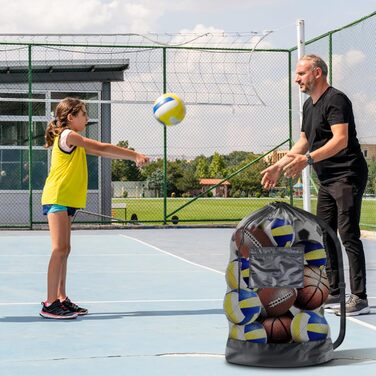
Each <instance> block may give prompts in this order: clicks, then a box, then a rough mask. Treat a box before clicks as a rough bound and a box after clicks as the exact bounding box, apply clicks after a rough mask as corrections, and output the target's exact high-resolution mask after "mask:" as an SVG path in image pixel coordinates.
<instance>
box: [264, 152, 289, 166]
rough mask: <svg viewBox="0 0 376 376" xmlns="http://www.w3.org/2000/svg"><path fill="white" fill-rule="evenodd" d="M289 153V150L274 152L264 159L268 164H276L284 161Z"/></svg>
mask: <svg viewBox="0 0 376 376" xmlns="http://www.w3.org/2000/svg"><path fill="white" fill-rule="evenodd" d="M288 152H289V151H288V150H274V151H272V152H271V153H270V154H268V155H266V156H265V157H264V158H263V159H264V161H265V162H266V163H268V164H274V163H276V162H278V161H279V160H280V159H282V158H283V157H284V156H285V155H286V154H287V153H288Z"/></svg>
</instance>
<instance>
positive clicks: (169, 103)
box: [153, 93, 186, 126]
mask: <svg viewBox="0 0 376 376" xmlns="http://www.w3.org/2000/svg"><path fill="white" fill-rule="evenodd" d="M185 113H186V110H185V104H184V102H183V101H182V99H181V98H179V97H178V96H177V95H176V94H174V93H166V94H163V95H161V96H160V97H159V98H158V99H157V100H156V101H155V102H154V105H153V114H154V117H155V118H156V119H157V120H158V121H159V122H160V123H162V124H164V125H168V126H170V125H176V124H179V123H180V122H181V121H183V119H184V117H185Z"/></svg>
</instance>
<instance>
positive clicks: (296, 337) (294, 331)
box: [291, 311, 329, 343]
mask: <svg viewBox="0 0 376 376" xmlns="http://www.w3.org/2000/svg"><path fill="white" fill-rule="evenodd" d="M328 333H329V325H328V323H327V321H326V320H325V317H324V316H323V315H320V314H318V313H317V312H313V311H302V312H300V313H297V314H296V315H295V316H294V318H293V320H292V322H291V336H292V339H293V341H294V342H299V343H300V342H309V341H322V340H325V339H326V338H327V337H328Z"/></svg>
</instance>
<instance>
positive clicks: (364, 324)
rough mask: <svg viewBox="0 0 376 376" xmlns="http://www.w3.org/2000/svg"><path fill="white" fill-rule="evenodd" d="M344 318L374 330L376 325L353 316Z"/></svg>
mask: <svg viewBox="0 0 376 376" xmlns="http://www.w3.org/2000/svg"><path fill="white" fill-rule="evenodd" d="M372 313H373V312H372ZM346 320H349V321H352V322H353V323H355V324H358V325H361V326H364V327H365V328H368V329H371V330H374V331H376V325H372V324H370V323H368V322H364V321H362V320H359V319H356V318H355V317H346Z"/></svg>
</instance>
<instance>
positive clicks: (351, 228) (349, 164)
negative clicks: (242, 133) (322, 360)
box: [261, 55, 370, 316]
mask: <svg viewBox="0 0 376 376" xmlns="http://www.w3.org/2000/svg"><path fill="white" fill-rule="evenodd" d="M327 74H328V67H327V65H326V64H325V62H324V61H323V60H322V59H321V58H320V57H318V56H316V55H306V56H303V57H302V58H301V59H300V60H299V61H298V63H297V66H296V78H295V82H296V83H297V84H298V85H299V87H300V90H301V91H302V92H303V93H306V94H308V95H309V96H310V97H309V98H308V99H307V100H306V102H305V103H304V106H303V123H302V129H301V133H300V138H299V140H298V141H297V142H296V143H295V145H294V146H293V147H292V148H291V150H290V152H289V153H287V154H286V156H285V157H283V158H282V159H281V160H280V161H278V162H277V163H275V164H274V165H272V166H270V167H268V168H267V169H265V170H264V171H262V172H261V174H262V175H263V176H262V180H261V183H262V185H263V186H264V188H266V189H270V188H273V187H275V185H276V183H277V180H278V178H279V176H280V174H281V173H282V172H284V174H285V176H287V177H292V178H293V177H296V176H298V175H299V174H300V172H301V171H302V170H303V169H304V168H305V167H306V166H307V165H312V167H313V168H314V169H315V171H316V173H317V176H318V179H319V181H320V188H319V192H318V198H317V215H318V216H319V217H320V218H322V219H323V220H324V221H325V222H326V223H327V224H328V225H329V226H330V227H331V228H332V229H333V230H334V231H335V232H337V230H338V232H339V234H340V237H341V240H342V244H343V245H344V247H345V250H346V253H347V256H348V259H349V266H350V288H351V295H350V298H349V299H348V300H347V302H346V315H348V316H355V315H361V314H367V313H369V312H370V308H369V305H368V301H367V293H366V265H365V257H364V250H363V245H362V242H361V240H360V228H359V221H360V211H361V204H362V195H363V192H364V189H365V186H366V184H367V177H368V169H367V163H366V161H365V159H364V157H363V154H362V152H361V150H360V145H359V141H358V139H357V136H356V130H355V122H354V115H353V111H352V104H351V102H350V100H349V99H348V98H347V96H346V95H345V94H344V93H342V92H341V91H339V90H337V89H335V88H333V87H331V86H330V85H329V84H328V82H327ZM327 245H328V247H327V248H328V263H327V274H328V278H329V283H330V295H329V297H328V300H327V307H328V306H329V307H332V308H334V305H336V306H337V307H338V305H339V288H338V282H339V281H338V262H337V256H336V253H335V248H334V246H333V245H331V244H330V242H329V239H328V244H327Z"/></svg>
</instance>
